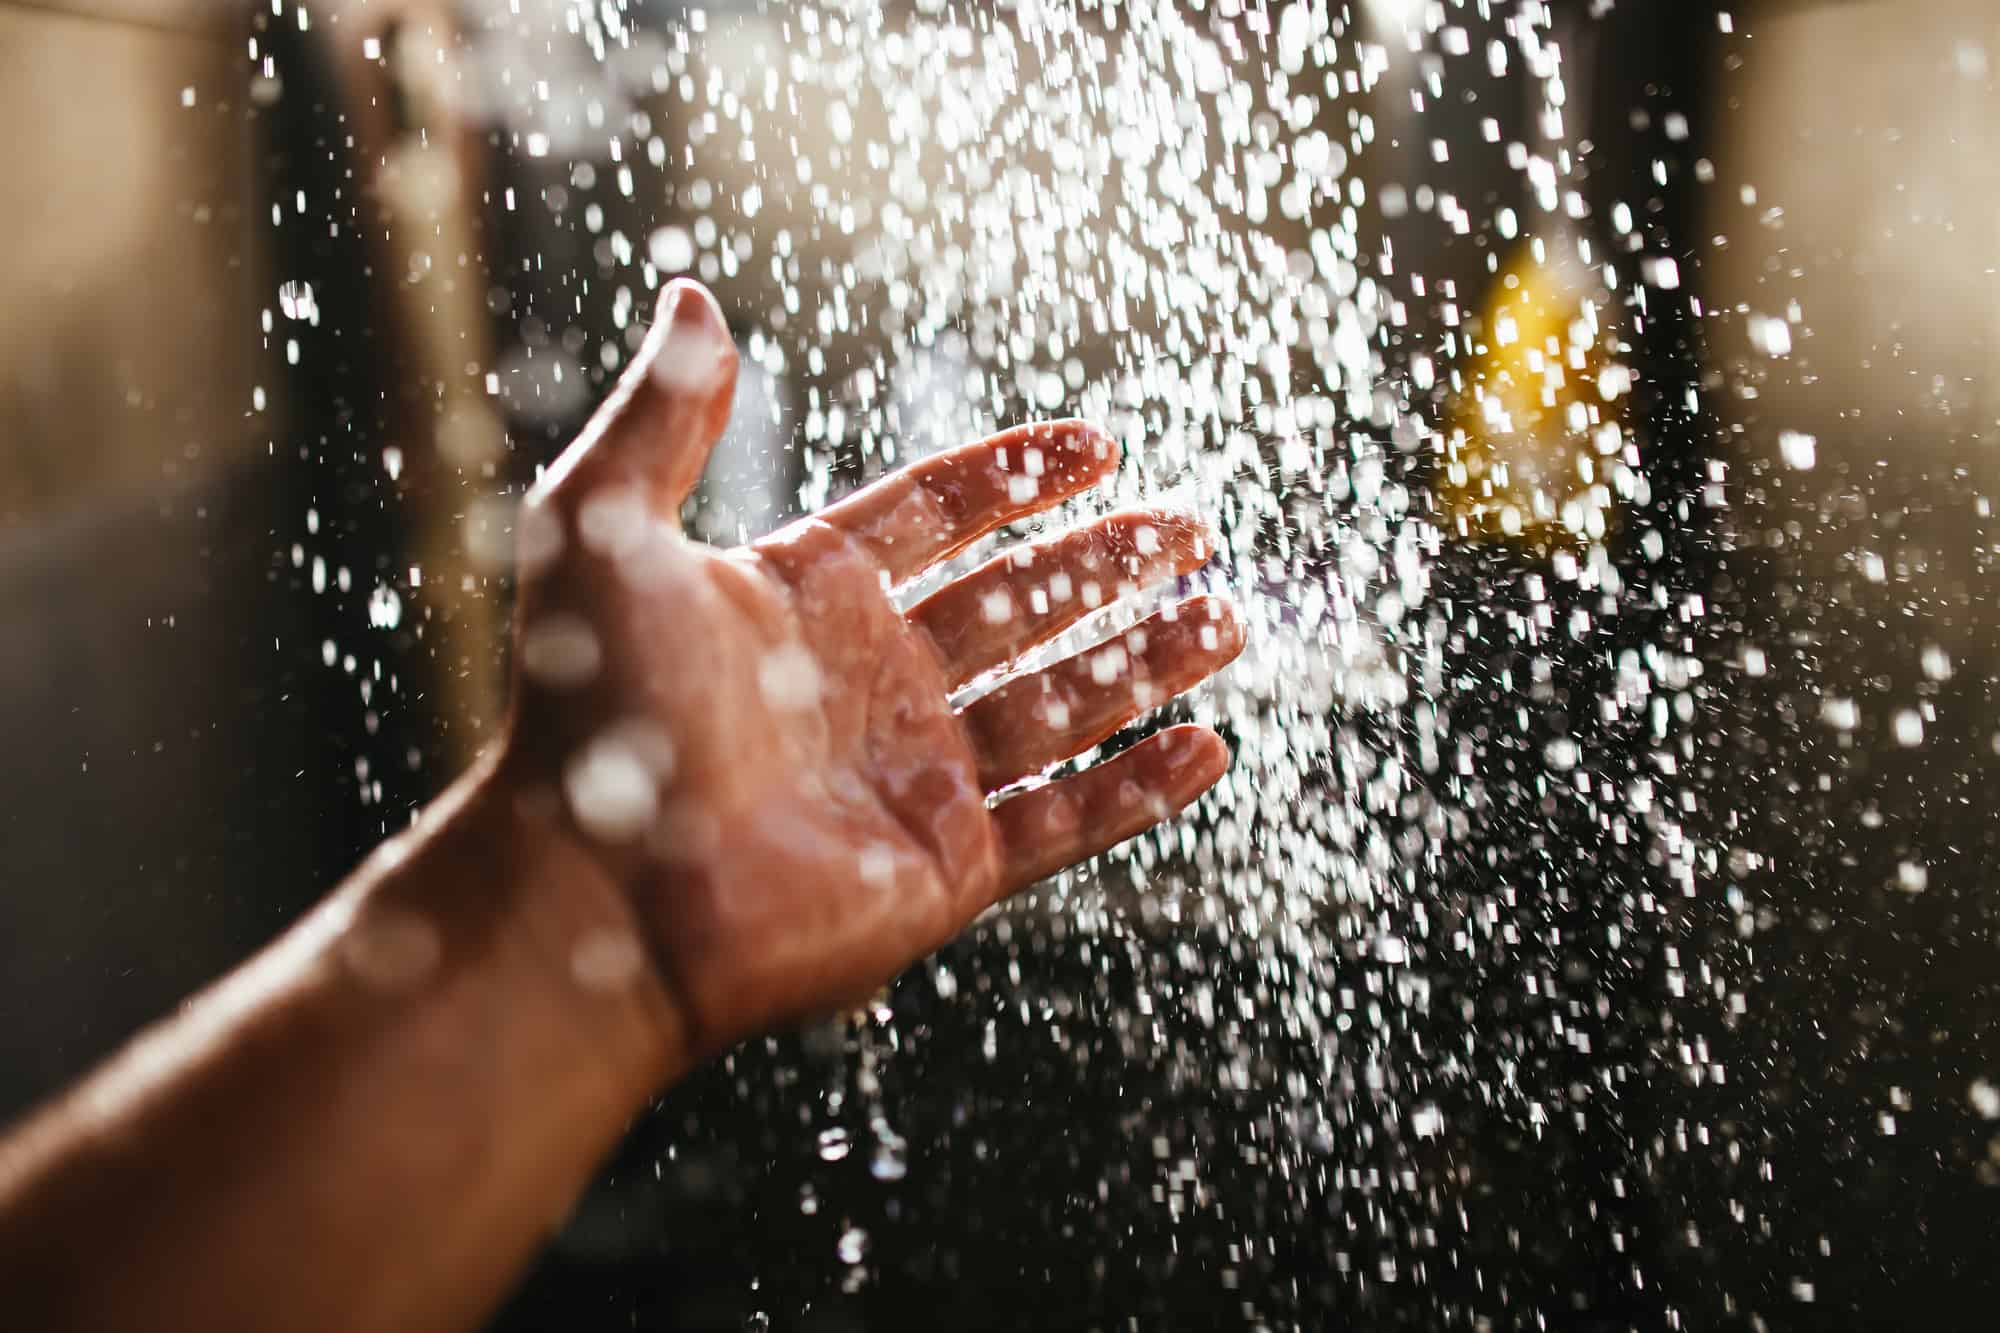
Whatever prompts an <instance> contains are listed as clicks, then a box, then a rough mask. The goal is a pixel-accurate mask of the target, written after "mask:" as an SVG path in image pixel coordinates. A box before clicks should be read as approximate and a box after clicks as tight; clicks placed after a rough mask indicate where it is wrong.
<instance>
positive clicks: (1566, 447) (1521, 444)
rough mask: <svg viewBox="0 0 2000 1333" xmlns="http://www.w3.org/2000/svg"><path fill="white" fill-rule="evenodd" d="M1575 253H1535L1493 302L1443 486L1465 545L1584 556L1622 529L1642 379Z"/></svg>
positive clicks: (1469, 370)
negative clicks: (1618, 517) (1625, 357)
mask: <svg viewBox="0 0 2000 1333" xmlns="http://www.w3.org/2000/svg"><path fill="white" fill-rule="evenodd" d="M1569 252H1570V247H1569V246H1567V245H1563V246H1545V245H1543V244H1541V243H1539V242H1529V243H1527V244H1525V245H1523V246H1522V247H1521V248H1520V249H1519V250H1518V251H1517V252H1516V253H1515V255H1514V256H1513V258H1512V260H1511V261H1510V262H1509V263H1508V264H1507V265H1506V266H1505V267H1503V268H1502V269H1501V270H1500V271H1499V272H1498V273H1497V274H1496V275H1495V276H1494V280H1493V283H1492V286H1491V288H1490V289H1489V291H1488V295H1487V299H1486V304H1485V308H1484V310H1483V311H1482V312H1481V318H1480V322H1479V325H1478V326H1477V337H1476V339H1475V340H1474V341H1473V343H1472V349H1471V356H1470V358H1469V360H1468V363H1467V366H1466V370H1465V373H1464V384H1463V388H1462V389H1461V391H1460V392H1459V393H1458V394H1457V395H1456V396H1455V397H1454V398H1453V400H1452V403H1451V406H1450V408H1449V410H1448V412H1447V414H1446V426H1447V429H1446V434H1445V440H1444V455H1445V456H1444V458H1443V460H1442V465H1441V466H1440V468H1439V469H1438V473H1437V477H1436V481H1435V483H1434V485H1435V489H1436V493H1437V500H1438V511H1439V513H1440V515H1441V517H1442V519H1443V522H1444V524H1445V526H1446V529H1447V530H1448V531H1451V532H1454V533H1456V534H1457V535H1459V536H1461V537H1466V538H1471V539H1481V538H1486V539H1501V540H1507V541H1520V542H1525V543H1527V544H1531V545H1544V546H1545V545H1580V544H1585V543H1590V542H1595V541H1598V540H1600V539H1602V538H1603V537H1604V535H1605V533H1606V531H1607V530H1608V528H1609V526H1610V525H1611V523H1612V522H1613V521H1614V519H1615V506H1616V503H1617V491H1618V488H1615V487H1614V485H1613V479H1614V477H1615V476H1617V475H1619V474H1622V473H1624V471H1625V463H1624V460H1623V458H1622V455H1623V454H1624V453H1625V452H1626V447H1627V442H1626V437H1625V431H1624V424H1623V417H1624V409H1625V405H1626V402H1627V401H1628V398H1629V395H1630V391H1631V382H1632V381H1631V372H1630V370H1629V369H1627V368H1626V367H1625V366H1624V365H1623V364H1622V363H1620V362H1619V361H1618V359H1617V357H1616V346H1617V344H1616V342H1615V339H1614V338H1613V337H1612V336H1611V335H1610V334H1608V333H1607V332H1606V331H1605V330H1604V329H1603V328H1602V327H1601V326H1600V323H1599V320H1598V304H1599V302H1600V300H1601V298H1602V295H1603V289H1602V288H1601V287H1593V285H1592V281H1593V278H1594V276H1595V273H1594V270H1592V269H1590V268H1588V267H1586V266H1585V265H1583V264H1582V263H1580V262H1578V261H1577V260H1575V259H1574V258H1558V257H1557V255H1559V254H1560V255H1568V254H1569Z"/></svg>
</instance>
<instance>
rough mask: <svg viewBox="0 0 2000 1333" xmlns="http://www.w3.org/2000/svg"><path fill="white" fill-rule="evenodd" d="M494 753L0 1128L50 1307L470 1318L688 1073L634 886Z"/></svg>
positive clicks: (4, 1280) (25, 1296)
mask: <svg viewBox="0 0 2000 1333" xmlns="http://www.w3.org/2000/svg"><path fill="white" fill-rule="evenodd" d="M517 805H518V802H517V801H516V800H515V798H514V795H513V794H512V793H510V792H508V791H506V790H504V789H502V788H501V787H500V786H499V784H498V783H497V782H495V781H494V780H493V779H492V778H490V777H488V776H484V775H481V776H476V777H473V778H470V779H468V780H467V781H466V782H464V783H461V784H460V787H459V788H458V789H457V790H455V791H454V793H452V794H451V795H450V796H448V797H446V798H445V799H444V800H443V801H440V802H439V805H438V807H436V808H435V809H434V812H433V813H432V814H429V815H427V816H426V819H425V824H424V827H423V828H422V829H420V830H417V831H413V832H412V833H411V834H407V835H405V836H404V838H403V839H402V840H399V841H398V843H395V844H391V846H390V848H388V849H385V851H384V852H383V853H378V854H377V856H376V857H374V858H372V859H371V860H370V861H369V862H368V863H367V864H365V865H364V866H363V867H362V868H361V869H360V870H359V871H358V872H357V873H356V874H355V875H354V877H353V878H352V879H350V881H349V882H348V883H347V884H346V885H344V886H343V887H342V888H341V889H340V890H339V891H338V892H337V893H336V894H335V895H334V896H333V897H332V898H331V899H329V901H328V902H327V903H325V904H323V905H322V906H321V907H320V908H319V909H317V910H316V911H315V912H314V913H313V914H312V915H311V916H310V917H309V918H307V919H306V920H305V921H304V922H302V923H301V924H300V925H299V926H298V927H296V928H295V929H294V930H292V931H291V932H290V933H288V934H287V935H286V936H285V937H283V938H282V939H280V940H279V941H278V942H277V943H275V944H273V945H272V946H271V947H270V948H269V949H267V950H266V951H265V952H264V953H263V954H261V955H259V956H258V957H257V958H255V959H253V960H252V961H251V962H250V963H248V964H246V965H245V966H244V967H243V968H241V969H239V970H238V971H237V972H236V973H234V974H232V975H231V976H230V977H228V978H226V979H225V980H224V981H223V982H221V983H220V984H218V985H217V986H215V987H214V988H212V989H211V990H210V991H208V992H207V993H205V994H203V995H202V996H201V997H199V998H198V999H196V1000H195V1001H193V1002H192V1003H191V1004H190V1005H189V1006H188V1007H187V1008H186V1009H185V1010H184V1011H183V1012H182V1013H181V1014H180V1015H179V1016H177V1017H176V1018H174V1019H172V1020H171V1021H169V1022H167V1023H164V1024H162V1025H161V1026H160V1027H158V1028H156V1029H155V1030H153V1031H151V1032H149V1033H147V1034H146V1035H144V1036H143V1037H141V1038H140V1039H139V1040H138V1041H137V1042H136V1043H135V1044H134V1045H133V1046H132V1047H131V1048H129V1049H128V1050H126V1051H125V1052H124V1053H123V1054H121V1055H120V1056H119V1057H118V1058H116V1059H115V1060H114V1061H112V1062H111V1064H109V1065H108V1066H106V1067H105V1068H104V1069H103V1070H101V1071H99V1073H97V1074H96V1075H95V1076H93V1077H92V1078H91V1079H89V1080H88V1081H87V1082H85V1083H84V1084H83V1085H81V1086H80V1087H79V1088H77V1089H76V1090H75V1091H73V1092H72V1093H70V1094H69V1095H68V1096H66V1097H65V1098H64V1099H63V1100H61V1101H60V1102H58V1103H56V1104H54V1105H53V1106H51V1107H49V1108H48V1109H47V1110H45V1111H44V1112H42V1113H41V1114H40V1115H39V1116H37V1117H36V1118H34V1119H33V1120H32V1121H31V1122H30V1123H28V1124H27V1125H25V1126H23V1127H22V1128H21V1129H20V1130H18V1131H17V1132H16V1133H15V1134H14V1135H12V1136H11V1137H10V1138H9V1139H7V1140H6V1141H4V1142H0V1290H5V1291H7V1292H8V1294H9V1301H10V1306H11V1308H12V1309H13V1310H14V1312H15V1314H16V1315H17V1316H19V1317H21V1318H23V1319H24V1321H25V1322H26V1323H28V1324H30V1325H32V1326H35V1327H91V1328H100V1327H113V1326H116V1327H123V1328H134V1327H149V1328H189V1329H195V1328H199V1329H203V1330H217V1329H234V1328H246V1329H247V1328H270V1327H279V1326H283V1327H286V1328H289V1329H295V1330H306V1329H317V1328H327V1329H333V1328H339V1329H344V1330H345V1329H375V1328H381V1329H399V1330H401V1329H425V1328H460V1327H465V1326H468V1325H470V1324H472V1323H474V1322H476V1320H477V1318H478V1317H479V1315H480V1314H481V1313H483V1312H484V1311H485V1310H487V1309H488V1308H490V1306H491V1305H492V1304H493V1302H494V1301H495V1300H497V1298H498V1297H499V1295H500V1294H501V1293H502V1292H504V1290H505V1286H506V1284H507V1282H508V1281H509V1279H510V1278H511V1276H512V1275H513V1274H514V1273H515V1272H516V1271H517V1270H518V1268H519V1267H520V1265H521V1264H522V1263H523V1262H524V1261H525V1259H526V1258H527V1256H528V1255H529V1254H530V1253H531V1252H532V1250H533V1248H534V1247H535V1245H536V1244H537V1242H538V1241H539V1240H541V1239H542V1238H543V1237H544V1236H546V1235H547V1234H548V1233H549V1231H550V1230H552V1229H553V1228H554V1227H555V1226H556V1225H557V1224H558V1223H559V1222H560V1220H561V1218H562V1216H563V1215H564V1213H565V1212H566V1210H567V1208H568V1207H569V1205H570V1203H571V1201H572V1200H573V1199H574V1197H575V1195H576V1193H577V1192H578V1191H579V1190H580V1189H581V1187H582V1185H583V1184H584V1182H585V1181H586V1180H587V1179H588V1176H589V1173H590V1171H591V1170H592V1168H593V1167H594V1166H595V1165H596V1163H597V1162H598V1161H599V1160H600V1159H601V1158H602V1156H603V1155H604V1154H605V1153H606V1152H607V1151H608V1150H609V1148H610V1147H611V1146H612V1144H613V1143H615V1141H616V1139H617V1137H618V1135H619V1134H620V1132H621V1131H622V1129H623V1127H624V1125H625V1124H626V1122H627V1121H628V1120H629V1118H630V1117H631V1115H632V1114H634V1113H635V1112H636V1111H637V1110H638V1109H639V1108H640V1107H641V1106H642V1105H643V1104H644V1102H645V1100H646V1098H647V1097H648V1096H649V1095H650V1094H651V1093H652V1092H653V1091H654V1090H655V1089H656V1088H657V1087H658V1086H659V1085H660V1084H661V1083H663V1082H664V1081H666V1080H667V1079H668V1078H670V1077H671V1076H672V1075H673V1074H675V1073H676V1072H678V1069H679V1065H680V1056H679V1054H678V1052H679V1050H680V1043H679V1042H678V1039H677V1030H676V1027H675V1023H674V1017H673V1012H672V1008H671V1006H670V1005H669V1003H668V1000H667V997H666V995H665V993H664V992H663V990H662V989H661V987H660V983H659V981H658V978H657V974H656V973H655V971H654V969H653V968H652V967H651V966H650V965H649V964H647V965H641V955H640V954H639V953H637V952H636V949H637V936H636V934H635V932H634V928H633V923H632V922H631V920H630V908H629V907H628V906H627V905H626V903H625V900H624V899H623V897H622V896H621V895H619V894H618V893H617V892H616V891H615V890H614V888H613V886H612V885H611V884H610V883H609V882H608V881H605V880H604V879H603V878H602V875H601V872H599V871H598V870H597V869H596V868H595V866H594V864H593V863H592V862H591V861H590V859H589V858H587V857H585V856H583V855H581V854H580V853H579V852H578V851H577V849H576V848H575V847H574V845H573V844H571V843H569V842H567V841H566V840H565V839H564V838H563V837H562V836H560V835H558V834H556V833H554V832H553V830H552V829H543V828H540V827H539V826H538V824H537V821H536V820H535V819H534V818H532V817H531V816H528V815H524V814H523V813H522V812H521V811H520V810H519V809H518V808H517Z"/></svg>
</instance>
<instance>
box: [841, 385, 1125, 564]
mask: <svg viewBox="0 0 2000 1333" xmlns="http://www.w3.org/2000/svg"><path fill="white" fill-rule="evenodd" d="M1117 470H1118V445H1117V442H1116V441H1114V440H1113V439H1112V438H1111V437H1110V436H1109V435H1107V434H1105V433H1104V432H1103V431H1101V430H1099V429H1098V428H1097V427H1095V426H1092V425H1089V424H1088V423H1086V422H1082V421H1045V422H1036V423H1033V424H1031V425H1026V426H1015V427H1014V428H1013V429H1011V430H1005V431H1002V432H1001V433H1000V434H998V435H993V436H989V437H988V438H986V439H984V440H981V441H980V442H979V443H977V444H967V445H961V446H960V447H958V448H956V449H948V450H946V451H945V452H944V453H941V454H935V455H933V456H932V457H930V458H926V459H924V460H923V461H922V462H919V463H912V464H911V465H910V466H909V467H906V468H904V469H903V470H902V471H900V472H897V473H894V474H892V475H890V476H887V477H884V478H883V479H882V480H880V481H878V482H876V483H875V484H874V485H872V486H865V487H863V488H862V489H861V490H858V491H856V492H855V493H854V494H853V495H850V496H848V497H847V498H846V499H845V500H842V501H841V502H840V503H839V504H836V505H832V506H830V507H828V508H826V509H824V510H822V511H820V514H819V518H820V520H821V521H822V522H825V523H828V524H830V525H832V526H833V527H836V528H839V529H840V530H841V531H842V532H844V533H846V534H847V535H848V536H850V537H852V538H853V539H854V540H856V541H858V542H860V543H861V544H862V545H863V546H865V547H867V548H868V550H869V551H870V552H871V553H872V554H873V555H874V557H875V558H876V559H877V560H878V561H880V562H881V565H882V567H883V568H884V569H885V570H887V571H888V572H889V577H890V578H891V579H893V580H895V581H896V582H898V583H900V582H902V581H903V580H904V579H907V578H911V577H913V576H914V575H916V574H919V573H922V572H923V571H924V570H925V569H927V568H929V567H930V566H931V565H934V564H936V563H937V562H938V561H940V560H944V559H947V558H949V557H950V556H952V555H954V554H956V553H957V552H959V551H962V550H964V549H965V548H966V547H967V546H969V545H971V544H972V543H973V542H974V541H977V540H978V539H979V538H980V537H983V536H985V535H986V534H987V533H989V532H991V531H993V530H994V529H995V528H997V527H999V526H1000V525H1001V524H1003V523H1011V522H1013V521H1014V520H1015V519H1017V518H1025V517H1026V516H1028V515H1029V514H1035V513H1040V512H1041V511H1042V510H1044V509H1050V508H1053V507H1054V506H1056V505H1058V504H1061V503H1062V502H1063V501H1064V500H1067V499H1069V498H1070V497H1071V496H1073V495H1078V494H1081V493H1082V492H1084V491H1087V490H1089V489H1090V488H1091V487H1093V486H1095V485H1097V484H1098V483H1099V482H1101V481H1103V480H1104V479H1105V478H1106V477H1108V476H1110V475H1111V474H1112V473H1113V472H1115V471H1117Z"/></svg>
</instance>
